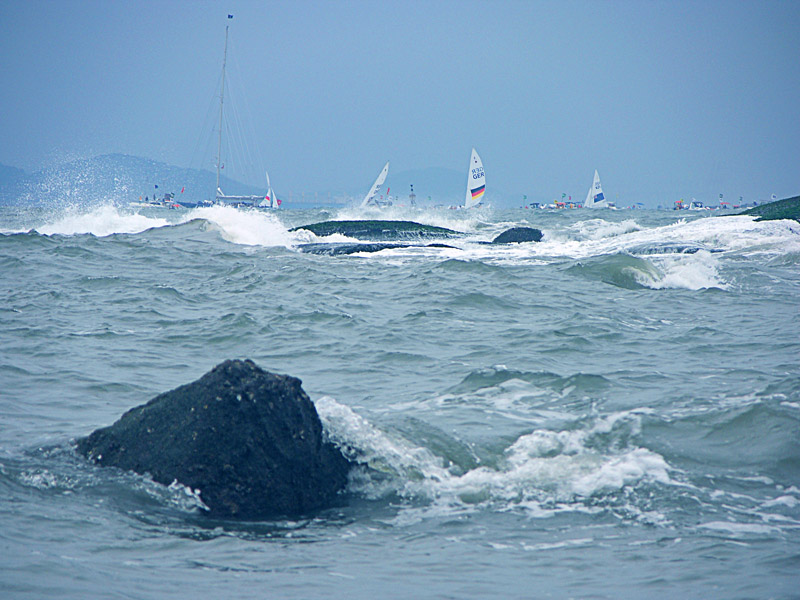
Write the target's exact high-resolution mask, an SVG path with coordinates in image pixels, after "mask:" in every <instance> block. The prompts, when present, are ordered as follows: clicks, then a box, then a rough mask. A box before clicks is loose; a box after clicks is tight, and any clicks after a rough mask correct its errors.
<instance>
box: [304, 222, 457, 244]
mask: <svg viewBox="0 0 800 600" xmlns="http://www.w3.org/2000/svg"><path fill="white" fill-rule="evenodd" d="M300 229H306V230H308V231H310V232H312V233H313V234H314V235H318V236H320V237H324V236H328V235H333V234H336V233H338V234H341V235H346V236H347V237H351V238H356V239H359V240H370V241H397V240H418V239H447V238H453V237H458V236H461V235H463V234H462V233H460V232H458V231H454V230H452V229H446V228H444V227H435V226H433V225H423V224H421V223H414V222H413V221H322V222H321V223H311V224H310V225H303V226H301V227H295V228H294V229H291V230H290V231H298V230H300Z"/></svg>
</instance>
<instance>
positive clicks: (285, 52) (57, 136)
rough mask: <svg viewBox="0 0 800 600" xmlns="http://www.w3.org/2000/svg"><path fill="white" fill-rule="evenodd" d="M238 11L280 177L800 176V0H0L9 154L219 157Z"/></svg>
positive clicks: (3, 136)
mask: <svg viewBox="0 0 800 600" xmlns="http://www.w3.org/2000/svg"><path fill="white" fill-rule="evenodd" d="M228 13H230V14H233V15H234V19H232V20H228V19H227V14H228ZM226 25H230V56H229V65H228V66H229V69H228V75H229V77H230V81H231V84H232V85H233V83H234V81H235V82H236V86H238V88H239V90H240V92H241V94H240V98H242V99H244V100H240V101H242V102H243V106H242V107H241V108H239V112H240V114H242V115H243V117H242V120H243V121H245V122H246V123H247V128H248V129H251V130H252V131H254V132H255V134H256V135H257V137H258V145H259V147H260V150H261V155H262V157H263V160H264V162H265V165H264V167H265V168H268V169H269V172H270V175H271V177H272V182H273V184H274V186H275V188H276V190H277V191H278V193H279V194H280V193H281V190H307V191H320V192H324V191H327V190H330V189H352V188H356V189H358V188H359V187H364V188H368V187H369V184H370V183H371V181H372V179H374V178H375V176H377V174H378V171H380V169H381V167H382V166H383V163H384V162H385V161H386V160H391V161H392V172H395V173H396V172H398V171H402V170H408V169H422V168H426V167H445V168H449V169H457V170H459V171H464V172H465V173H466V168H467V163H468V160H469V153H470V149H471V148H472V147H473V146H474V147H475V148H477V150H478V152H479V153H480V155H481V157H482V159H483V163H484V167H485V170H486V174H487V198H488V199H491V192H492V188H493V187H494V189H495V190H496V191H497V190H500V191H502V192H503V193H504V194H505V195H506V197H507V198H512V197H517V196H518V195H519V197H521V194H527V195H528V197H529V199H531V200H538V199H543V200H545V199H550V198H553V197H556V196H560V194H561V193H562V192H565V193H568V194H572V195H574V196H575V197H576V199H579V200H583V197H584V196H585V194H586V190H587V189H588V188H589V184H590V183H591V179H592V175H593V173H594V170H595V169H598V170H599V172H600V175H601V178H602V181H603V187H604V190H605V192H606V196H607V197H609V198H610V199H612V200H614V199H616V200H617V201H618V202H619V203H620V204H624V205H628V204H632V203H633V202H644V203H646V204H647V205H650V206H655V205H656V204H658V203H668V204H670V205H671V203H672V201H673V200H675V199H677V198H679V197H692V196H694V197H697V198H698V199H703V200H706V201H712V200H714V201H715V200H716V198H717V197H718V195H719V194H720V193H724V194H725V197H726V199H737V200H738V197H739V196H744V198H745V200H754V199H759V198H768V197H769V196H770V195H771V194H773V193H775V194H777V195H778V197H786V196H789V195H796V194H798V193H800V108H798V107H800V50H799V49H798V33H799V32H800V2H798V1H796V0H789V1H782V2H771V1H747V2H738V1H732V0H729V1H721V2H712V1H708V2H704V1H691V2H646V1H642V0H638V1H634V2H569V1H552V2H551V1H548V2H541V1H527V2H525V1H517V2H508V1H492V2H473V1H470V0H460V1H452V2H451V1H435V0H434V1H431V0H426V1H416V0H403V1H396V2H395V1H388V0H386V1H381V0H369V1H351V2H338V1H320V0H317V1H314V2H305V1H303V0H300V1H297V0H294V1H291V2H269V1H264V0H260V1H254V2H247V1H231V2H227V3H225V2H201V1H192V2H188V1H186V2H177V1H169V0H167V1H164V0H159V1H157V2H156V1H153V2H149V1H141V0H137V1H121V0H117V1H108V0H103V1H97V2H96V1H69V0H62V1H55V0H52V1H40V0H26V1H22V0H14V1H11V0H0V57H1V59H0V107H2V110H0V140H2V141H1V142H0V163H4V164H7V165H12V166H18V167H21V168H24V169H25V170H27V171H33V170H36V169H38V168H41V167H43V166H49V165H52V164H54V163H58V162H61V161H65V160H69V159H72V158H82V157H89V156H93V155H99V154H105V153H111V152H121V153H125V154H133V155H138V156H144V157H148V158H152V159H155V160H160V161H165V162H168V163H172V164H176V165H180V166H192V167H203V168H208V169H212V168H213V159H212V158H211V157H205V158H203V157H198V148H200V151H201V152H202V148H203V147H204V145H205V144H206V142H203V141H202V140H204V139H206V138H207V137H208V134H207V132H204V130H207V129H209V128H213V126H214V125H213V117H212V118H210V119H209V115H213V114H214V110H215V108H214V107H215V102H217V100H216V99H215V93H216V91H215V90H216V89H217V88H216V86H217V85H218V81H219V75H220V72H221V66H222V51H223V46H224V36H225V26H226ZM232 100H233V98H232ZM248 107H249V112H250V115H248V110H247V109H248ZM250 116H252V119H251V118H250ZM204 135H205V138H204V137H203V136H204ZM206 141H207V140H206ZM211 156H213V154H212V155H211ZM392 172H390V175H389V177H390V179H389V182H390V181H391V174H392ZM465 177H466V176H465ZM462 195H463V191H462V190H458V191H457V193H455V194H454V196H457V197H459V198H460V197H461V196H462Z"/></svg>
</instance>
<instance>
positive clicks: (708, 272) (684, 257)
mask: <svg viewBox="0 0 800 600" xmlns="http://www.w3.org/2000/svg"><path fill="white" fill-rule="evenodd" d="M718 256H719V255H718V254H712V253H710V252H708V251H706V250H700V251H698V252H696V253H695V254H677V255H670V256H664V257H661V258H651V260H652V261H653V263H654V264H655V265H656V266H657V268H658V270H659V273H658V275H657V276H655V277H653V276H652V274H639V273H637V275H636V280H637V281H638V282H639V283H640V284H642V285H644V286H646V287H649V288H652V289H655V290H661V289H667V288H682V289H687V290H703V289H709V288H718V289H723V290H724V289H728V287H729V285H728V284H727V283H726V282H725V281H723V280H722V278H721V277H720V275H719V260H720V259H719V258H718Z"/></svg>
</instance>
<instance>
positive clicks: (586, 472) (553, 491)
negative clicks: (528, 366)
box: [317, 397, 672, 518]
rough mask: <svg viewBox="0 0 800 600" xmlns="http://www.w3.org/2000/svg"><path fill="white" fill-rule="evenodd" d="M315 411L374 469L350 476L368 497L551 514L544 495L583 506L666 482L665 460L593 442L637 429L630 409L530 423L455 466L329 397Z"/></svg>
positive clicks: (353, 486) (355, 456) (345, 447)
mask: <svg viewBox="0 0 800 600" xmlns="http://www.w3.org/2000/svg"><path fill="white" fill-rule="evenodd" d="M317 411H318V412H319V415H320V418H321V419H322V421H323V423H324V425H325V429H326V431H327V432H328V435H329V436H330V438H331V440H332V441H333V442H334V443H336V444H337V445H338V446H339V447H340V448H343V450H344V451H345V453H346V454H347V455H348V457H349V458H350V459H351V460H355V461H356V462H358V463H361V464H363V465H366V466H367V467H369V469H371V470H372V471H373V472H376V473H378V474H379V475H378V476H375V475H373V474H371V473H370V472H369V471H368V470H367V471H362V472H360V473H358V474H357V475H356V476H355V477H354V478H353V479H352V480H351V489H352V491H354V492H355V493H361V494H365V495H368V496H370V497H379V496H381V495H384V494H386V493H389V492H391V493H397V494H399V495H401V496H405V497H415V498H425V499H427V500H429V501H430V502H432V503H433V505H434V506H436V507H437V508H439V509H445V510H448V511H452V510H463V509H465V508H467V507H470V506H476V505H482V504H485V503H487V502H488V503H491V504H499V505H500V507H501V509H504V508H506V507H509V506H512V505H513V506H517V507H523V508H525V509H526V510H528V509H529V512H531V513H532V514H534V515H536V514H539V515H543V516H549V515H550V514H552V513H551V511H544V512H542V507H541V503H542V502H549V503H552V502H563V503H567V504H570V505H572V506H573V508H574V506H575V505H578V506H580V507H583V506H584V505H583V504H582V502H583V499H585V498H588V497H591V496H594V495H596V494H606V493H609V492H611V493H613V492H615V491H619V490H621V489H623V488H625V487H628V486H632V485H637V484H639V483H641V482H658V483H663V484H670V483H672V482H671V480H670V476H669V472H670V470H671V469H670V467H669V465H668V464H667V463H666V461H665V460H664V459H663V457H661V456H660V455H658V454H656V453H654V452H652V451H650V450H647V449H644V448H636V447H633V448H626V449H624V450H598V449H595V448H594V447H595V446H598V445H602V444H600V443H599V442H598V441H597V436H602V435H606V436H608V435H609V434H611V437H614V434H613V433H612V432H614V431H616V432H619V433H620V434H621V435H630V434H631V433H636V431H637V430H638V427H640V425H639V417H638V415H635V414H634V413H630V412H628V413H619V414H615V415H611V416H609V417H606V418H603V419H597V420H596V421H594V422H592V423H590V424H588V425H587V426H585V427H584V428H583V429H576V430H572V429H565V430H561V431H551V430H545V429H537V430H534V431H532V432H531V433H529V434H526V435H523V436H521V437H520V438H519V439H518V440H517V441H516V442H514V444H512V445H511V446H510V447H509V448H507V449H506V451H505V456H504V458H503V459H502V460H501V461H500V462H499V463H498V465H497V466H496V467H489V466H479V467H476V468H473V469H471V470H469V471H467V472H466V473H460V472H453V471H450V470H448V469H447V468H445V466H444V460H443V459H442V458H441V457H437V456H435V455H433V453H431V452H430V451H429V450H427V449H425V448H420V447H416V446H414V445H413V444H411V443H410V442H408V441H407V440H403V439H400V438H398V437H397V436H389V435H388V434H386V433H384V432H382V431H380V430H379V429H378V428H376V427H374V426H373V425H371V424H370V423H369V422H367V420H366V419H364V418H363V417H361V416H359V415H357V414H356V413H355V412H353V411H352V410H351V409H349V408H348V407H346V406H344V405H342V404H339V403H338V402H336V401H335V400H334V399H332V398H329V397H325V398H321V399H320V400H318V401H317ZM405 518H408V515H406V517H405Z"/></svg>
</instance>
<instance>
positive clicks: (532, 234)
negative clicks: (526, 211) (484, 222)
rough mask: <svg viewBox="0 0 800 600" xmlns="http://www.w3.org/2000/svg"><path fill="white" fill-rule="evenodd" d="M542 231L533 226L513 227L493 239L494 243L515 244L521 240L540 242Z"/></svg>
mask: <svg viewBox="0 0 800 600" xmlns="http://www.w3.org/2000/svg"><path fill="white" fill-rule="evenodd" d="M541 239H542V231H541V230H540V229H534V228H533V227H512V228H511V229H509V230H507V231H504V232H503V233H501V234H500V235H498V236H497V237H496V238H494V239H493V240H492V243H493V244H514V243H519V242H539V241H541Z"/></svg>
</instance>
